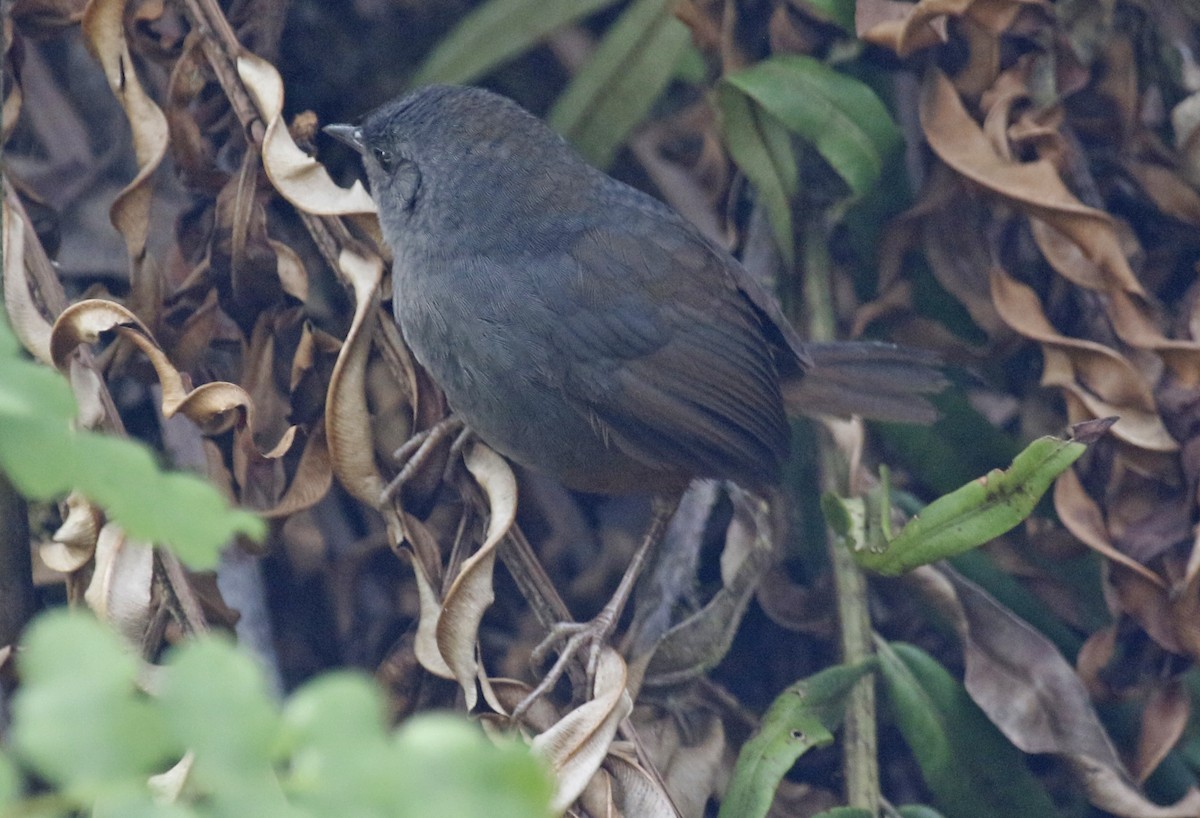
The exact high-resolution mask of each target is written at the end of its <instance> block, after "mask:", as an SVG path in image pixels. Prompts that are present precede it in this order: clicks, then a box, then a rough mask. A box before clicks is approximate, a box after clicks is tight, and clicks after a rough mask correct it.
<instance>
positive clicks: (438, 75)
mask: <svg viewBox="0 0 1200 818" xmlns="http://www.w3.org/2000/svg"><path fill="white" fill-rule="evenodd" d="M615 2H616V0H491V2H488V3H484V4H483V5H481V6H479V7H478V8H476V9H475V10H474V11H472V12H471V13H470V14H468V15H466V16H465V17H463V19H462V21H461V22H459V24H458V25H457V26H455V27H454V29H453V30H452V31H451V32H450V33H449V34H448V35H446V37H444V38H443V39H442V41H441V42H440V43H438V45H437V48H435V49H434V50H433V53H431V54H430V55H429V57H428V58H427V59H426V60H425V63H424V64H423V65H422V66H421V67H420V69H418V71H417V73H416V76H415V77H413V83H412V84H413V85H414V86H421V85H429V84H430V83H435V82H447V83H467V82H471V81H473V80H476V79H479V78H480V77H482V76H483V75H484V74H486V73H488V72H489V71H491V70H492V69H493V68H495V67H497V66H499V65H501V64H502V63H504V62H507V61H508V60H510V59H512V58H513V57H515V56H517V55H518V54H521V53H522V52H524V51H527V50H529V49H530V48H531V47H533V46H534V45H536V44H537V43H539V42H541V41H542V40H544V39H545V38H546V36H547V35H549V34H550V33H551V32H553V31H555V30H556V29H559V28H561V27H563V26H565V25H567V24H568V23H572V22H574V21H576V20H579V19H581V18H583V17H586V16H587V15H589V14H592V13H594V12H596V11H599V10H600V9H603V8H606V7H608V6H611V5H613V3H615Z"/></svg>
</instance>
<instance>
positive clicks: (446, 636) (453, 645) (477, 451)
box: [436, 441, 517, 710]
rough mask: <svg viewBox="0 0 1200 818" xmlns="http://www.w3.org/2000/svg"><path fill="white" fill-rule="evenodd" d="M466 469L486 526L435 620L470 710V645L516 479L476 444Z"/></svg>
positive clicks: (488, 593) (489, 593)
mask: <svg viewBox="0 0 1200 818" xmlns="http://www.w3.org/2000/svg"><path fill="white" fill-rule="evenodd" d="M464 460H465V462H466V465H467V470H468V471H470V472H471V476H472V477H474V478H475V481H476V482H477V483H479V486H480V487H481V488H482V489H483V492H484V494H485V495H486V496H487V502H488V527H487V534H486V536H485V537H484V540H483V544H482V545H481V546H479V550H478V551H476V552H475V553H474V554H472V555H471V556H470V557H469V558H468V559H466V560H464V561H463V564H462V568H461V569H460V570H459V572H458V576H456V577H455V578H454V582H452V583H451V584H450V590H448V591H447V592H446V598H445V599H444V600H443V601H442V610H441V615H440V616H439V617H438V621H437V632H436V633H437V646H438V652H439V653H441V655H442V658H443V659H445V661H446V665H447V666H448V667H450V669H451V670H452V671H453V673H454V677H455V678H456V679H457V680H458V683H459V684H460V685H461V686H462V689H463V693H464V695H465V696H466V698H467V709H468V710H471V709H474V707H475V702H476V690H475V676H476V673H477V672H478V663H477V662H476V660H475V643H476V641H477V640H478V638H479V623H480V622H481V621H482V620H483V614H484V611H486V610H487V609H488V607H489V606H491V604H492V600H494V599H495V593H494V592H493V590H492V572H493V569H494V568H495V565H496V548H497V547H498V546H499V545H500V542H501V541H502V540H503V539H504V538H505V536H507V535H508V531H509V529H510V528H512V526H513V522H514V521H515V520H516V517H517V479H516V477H514V476H513V473H512V469H511V468H509V466H508V463H506V462H505V460H504V458H503V457H501V456H500V455H498V454H496V453H495V452H494V451H492V449H490V448H489V447H488V446H486V445H484V444H483V443H480V442H478V441H476V442H475V443H473V444H472V445H471V448H470V449H468V450H467V452H466V455H465V457H464Z"/></svg>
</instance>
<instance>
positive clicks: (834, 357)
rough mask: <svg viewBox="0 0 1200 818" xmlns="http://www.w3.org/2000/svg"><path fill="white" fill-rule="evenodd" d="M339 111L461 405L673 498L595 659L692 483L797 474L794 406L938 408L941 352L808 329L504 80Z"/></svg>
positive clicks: (490, 430)
mask: <svg viewBox="0 0 1200 818" xmlns="http://www.w3.org/2000/svg"><path fill="white" fill-rule="evenodd" d="M324 130H325V131H326V133H328V134H329V135H331V136H332V137H334V138H336V139H337V140H339V141H341V142H344V143H345V144H347V145H349V146H350V147H351V148H353V149H354V150H355V151H356V152H358V153H359V154H360V156H361V160H362V164H363V166H364V167H365V170H366V175H367V180H368V185H369V188H370V192H371V196H372V197H373V199H374V200H375V202H376V205H377V210H378V217H379V223H380V226H381V230H382V234H383V238H384V240H385V241H386V242H387V244H388V245H389V247H390V248H391V251H392V254H393V257H394V263H393V276H392V282H393V290H394V291H393V298H392V306H393V311H394V315H395V320H396V321H397V323H398V324H399V326H400V329H401V332H402V334H403V336H404V339H405V341H406V343H407V344H408V345H409V347H410V348H411V349H412V352H413V354H414V356H415V357H416V359H417V360H418V361H419V362H420V363H421V365H422V366H423V367H424V368H425V369H426V370H427V371H428V372H429V374H430V376H431V377H432V378H433V380H434V381H435V382H436V383H437V384H438V385H439V386H440V387H441V389H442V390H443V392H444V393H445V395H446V398H447V402H448V404H449V406H450V408H451V409H452V411H453V412H454V414H455V416H456V417H457V418H458V419H460V420H461V422H462V423H464V424H465V425H466V427H467V428H469V429H470V430H471V431H472V432H473V433H474V434H475V435H476V436H477V437H478V438H479V439H481V440H482V441H484V442H485V443H487V444H488V445H489V446H491V447H492V448H493V449H495V450H497V451H499V452H500V453H502V454H504V455H505V456H507V457H509V458H510V459H511V460H513V461H515V462H516V463H519V464H521V465H522V466H525V467H527V468H530V469H533V470H536V471H540V472H544V473H547V474H549V475H552V476H554V477H556V478H558V479H559V480H560V481H562V483H564V484H565V485H567V486H568V487H570V488H573V489H577V490H581V491H585V492H593V493H600V494H633V493H648V494H651V495H652V496H654V497H655V498H657V501H656V503H655V514H654V521H653V522H652V524H651V526H650V531H649V532H648V533H647V536H646V537H645V538H644V539H643V541H642V544H641V545H640V546H639V548H638V551H637V552H636V554H635V557H634V559H633V560H631V563H630V566H629V569H628V570H627V572H626V575H625V577H623V579H622V582H621V585H620V586H619V588H618V591H617V593H615V594H614V596H613V599H611V600H610V601H609V603H608V605H606V606H605V608H604V609H603V610H602V611H601V613H600V614H599V615H598V616H597V617H596V619H594V620H592V622H591V623H587V624H585V625H582V626H575V628H574V630H572V631H571V632H570V636H571V638H572V639H576V637H579V638H581V639H584V640H590V641H591V642H592V644H593V648H594V649H593V652H592V656H593V659H594V657H595V656H596V650H595V648H596V646H597V645H599V644H602V643H603V641H604V640H605V639H607V637H608V636H609V635H611V631H612V629H613V627H614V623H615V621H616V619H617V616H618V615H619V613H620V610H621V608H622V607H623V606H624V604H625V602H626V601H627V598H628V596H629V593H630V592H631V590H632V587H633V582H634V580H636V575H637V572H638V571H639V570H640V568H641V566H642V565H643V564H644V561H645V556H646V554H647V553H648V552H649V551H650V550H652V549H653V547H654V545H655V542H656V541H657V539H659V538H661V535H662V532H663V530H664V528H665V523H666V519H667V518H668V517H669V516H670V514H671V513H672V512H673V510H674V508H675V507H676V506H677V504H678V499H679V497H680V495H681V493H682V492H683V491H684V490H685V489H686V487H687V486H688V484H689V483H690V481H692V480H693V479H696V478H711V479H719V480H729V481H732V482H733V483H736V484H738V485H739V486H741V487H743V488H745V489H748V490H750V491H754V492H759V493H762V492H768V491H770V490H771V489H772V487H775V486H777V485H778V484H779V482H780V480H781V474H782V469H783V465H784V463H785V462H786V459H787V457H788V453H789V437H790V427H789V423H788V412H789V408H799V409H800V410H801V411H805V412H809V413H820V412H832V413H835V414H848V413H852V412H853V413H858V414H862V415H864V416H867V417H879V418H884V419H889V420H901V421H909V422H929V421H930V420H932V419H933V417H935V416H936V411H935V410H934V408H933V406H932V405H931V404H930V403H929V401H928V399H927V396H928V395H929V394H931V393H933V392H937V391H939V390H940V389H941V388H942V387H943V386H944V385H945V380H944V378H943V376H942V374H941V372H940V369H939V367H938V362H937V360H936V356H932V355H931V354H928V353H922V352H920V351H916V350H909V349H903V348H900V347H895V346H891V345H887V344H880V343H864V342H832V343H823V344H806V343H805V342H804V341H803V340H802V339H801V338H800V336H799V334H798V333H797V332H796V330H795V329H794V328H793V327H792V326H791V325H790V324H789V323H788V321H787V320H786V319H785V317H784V316H783V314H782V311H781V310H780V308H779V306H778V305H777V303H776V302H775V301H774V299H773V298H772V297H771V296H770V295H769V294H768V293H767V292H766V291H765V290H764V289H763V288H762V287H761V286H760V285H759V284H758V282H757V281H756V280H754V278H753V277H752V276H751V275H750V274H749V273H748V272H747V271H746V269H745V268H744V267H743V266H742V265H741V264H740V263H739V262H738V261H737V260H736V259H735V258H734V257H733V256H732V255H731V254H730V253H729V252H728V251H727V250H726V249H725V248H723V247H721V246H720V245H718V244H717V243H716V242H714V241H712V240H711V239H709V238H708V237H707V236H705V235H704V234H703V233H702V232H701V231H700V230H699V229H698V228H697V227H695V226H694V225H693V224H691V223H690V222H688V221H687V220H686V219H684V218H683V217H682V216H680V215H679V214H678V213H676V212H675V211H674V210H673V209H671V208H670V207H669V206H667V205H666V204H664V203H663V202H661V201H659V200H658V199H656V198H654V197H653V196H651V195H649V194H647V193H645V192H643V191H640V190H637V189H635V188H633V187H631V186H629V185H626V184H624V183H622V182H620V181H618V180H616V179H614V178H612V177H611V176H609V175H608V174H606V173H604V172H602V171H601V170H599V169H597V168H595V167H593V166H591V165H589V164H588V163H587V162H586V161H585V160H584V159H583V157H582V156H581V155H580V154H579V153H578V152H577V151H576V150H575V149H574V148H573V147H572V146H571V145H570V144H568V143H567V142H566V141H565V140H564V139H563V138H562V137H561V136H560V135H559V134H557V133H556V132H554V131H553V130H552V129H551V128H550V127H549V126H548V125H546V124H545V123H544V122H542V121H541V120H540V119H538V118H537V117H536V116H534V115H533V114H531V113H529V112H528V111H526V110H525V109H523V108H522V107H520V106H519V105H518V104H516V103H515V102H513V101H511V100H509V99H507V98H506V97H503V96H500V95H498V94H495V93H492V92H490V91H487V90H484V89H481V88H475V87H465V86H450V85H433V86H428V87H425V88H421V89H419V90H417V91H414V92H412V93H409V94H407V95H404V96H402V97H400V98H397V99H394V100H392V101H390V102H388V103H386V104H384V105H382V106H381V107H379V108H378V109H376V110H374V111H373V112H371V113H369V114H368V115H366V117H365V118H364V119H363V120H362V121H361V122H360V123H359V124H335V125H329V126H327V127H326V128H325V129H324ZM631 577H632V578H631ZM578 644H580V643H579V642H578V641H577V642H576V647H578ZM566 652H568V650H567V649H564V650H563V651H562V652H561V653H560V658H561V656H562V655H563V654H565V653H566Z"/></svg>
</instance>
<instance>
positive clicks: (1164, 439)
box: [991, 267, 1179, 452]
mask: <svg viewBox="0 0 1200 818" xmlns="http://www.w3.org/2000/svg"><path fill="white" fill-rule="evenodd" d="M991 286H992V302H993V303H994V304H995V306H996V310H997V311H998V312H999V313H1000V317H1001V318H1002V319H1004V321H1005V323H1007V324H1008V325H1009V326H1011V327H1012V328H1013V329H1015V330H1016V331H1017V332H1019V333H1021V334H1022V335H1024V336H1026V337H1028V338H1032V339H1033V340H1035V341H1038V342H1040V343H1041V344H1042V351H1043V354H1044V355H1045V358H1046V367H1045V370H1044V372H1043V376H1042V383H1043V384H1044V385H1047V386H1058V387H1060V388H1064V389H1069V390H1071V392H1072V393H1073V394H1074V395H1075V397H1076V398H1077V399H1078V400H1079V401H1080V402H1081V403H1082V404H1083V405H1084V406H1086V407H1087V409H1088V412H1089V416H1088V418H1071V420H1072V422H1078V421H1080V420H1085V419H1091V418H1103V417H1111V416H1114V415H1115V416H1118V417H1119V418H1120V420H1119V421H1118V422H1117V424H1116V425H1115V426H1114V427H1113V429H1112V433H1113V434H1114V435H1115V436H1116V437H1118V438H1119V439H1121V440H1124V441H1126V442H1128V443H1130V444H1132V445H1134V446H1138V447H1140V448H1143V449H1147V450H1149V451H1155V452H1173V451H1176V450H1177V449H1178V448H1179V444H1178V443H1176V442H1175V439H1174V438H1173V437H1171V435H1170V434H1169V433H1168V432H1167V430H1166V428H1165V427H1164V426H1163V424H1162V419H1161V418H1160V417H1159V415H1158V410H1157V407H1156V406H1155V403H1154V398H1153V396H1152V395H1151V394H1150V389H1149V387H1148V386H1147V385H1146V384H1145V383H1144V382H1143V381H1142V377H1141V374H1140V373H1139V372H1138V370H1137V369H1135V368H1134V366H1133V365H1132V364H1130V363H1129V362H1128V361H1126V360H1125V359H1124V358H1123V357H1121V355H1120V354H1118V353H1117V352H1115V351H1113V350H1112V349H1110V348H1109V347H1107V346H1104V345H1103V344H1099V343H1096V342H1095V341H1089V340H1086V339H1081V338H1068V337H1067V336H1065V335H1062V334H1061V333H1059V332H1058V331H1057V330H1056V329H1055V328H1054V326H1053V325H1052V324H1051V323H1050V321H1049V319H1048V318H1046V315H1045V313H1044V312H1043V310H1042V305H1041V302H1040V301H1039V300H1038V297H1037V295H1036V293H1034V291H1033V290H1032V289H1031V288H1029V287H1028V286H1026V285H1025V284H1022V283H1020V282H1019V281H1016V280H1015V279H1013V278H1012V277H1010V276H1009V275H1008V274H1007V273H1006V272H1005V271H1004V270H1002V269H1001V268H999V267H993V268H992V270H991Z"/></svg>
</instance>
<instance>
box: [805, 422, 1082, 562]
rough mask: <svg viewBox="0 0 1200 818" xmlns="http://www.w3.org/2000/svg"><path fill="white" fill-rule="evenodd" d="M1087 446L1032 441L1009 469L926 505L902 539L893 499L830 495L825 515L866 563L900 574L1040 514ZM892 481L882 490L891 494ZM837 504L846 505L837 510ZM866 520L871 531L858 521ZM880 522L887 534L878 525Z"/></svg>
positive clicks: (1055, 440) (1056, 440)
mask: <svg viewBox="0 0 1200 818" xmlns="http://www.w3.org/2000/svg"><path fill="white" fill-rule="evenodd" d="M1086 449H1087V446H1085V445H1084V444H1083V443H1079V442H1077V441H1073V440H1063V439H1062V438H1056V437H1042V438H1038V439H1037V440H1035V441H1033V443H1030V444H1029V445H1028V446H1027V447H1025V450H1024V451H1022V452H1021V453H1020V454H1018V455H1017V456H1016V458H1015V459H1014V460H1013V462H1012V465H1011V466H1009V468H1008V469H1007V470H1005V471H1001V470H1000V469H993V470H992V471H990V472H988V474H986V475H984V476H983V477H981V478H979V479H978V480H973V481H971V482H970V483H967V484H966V485H965V486H962V487H961V488H959V489H957V490H955V491H952V492H951V493H949V494H946V495H944V496H942V497H939V498H938V499H937V500H935V501H933V502H932V503H930V504H929V505H928V506H926V507H925V508H924V509H923V510H922V511H921V512H920V513H919V514H918V515H917V516H915V517H913V518H912V519H911V520H909V521H908V523H907V524H906V525H905V526H904V528H903V529H902V530H901V531H900V533H899V534H897V535H896V536H895V537H891V536H889V534H888V532H887V531H886V530H883V529H886V524H887V519H888V515H889V513H890V503H889V502H888V501H887V499H886V496H883V497H882V499H881V495H872V496H869V497H868V498H867V506H868V507H867V509H866V510H865V511H862V509H861V505H860V503H861V501H859V500H853V501H846V500H842V499H840V498H837V497H834V496H833V495H827V496H826V497H825V498H824V499H823V501H822V508H823V509H824V510H825V511H826V520H827V521H828V522H829V524H830V526H831V527H833V529H834V530H835V531H836V532H837V533H838V534H839V535H840V536H841V537H843V538H844V539H846V540H847V543H848V545H849V546H850V548H851V550H852V552H853V554H854V558H855V560H856V561H857V562H858V563H859V564H860V565H862V566H863V567H864V568H868V569H870V570H872V571H876V572H878V573H881V574H887V575H889V576H895V575H897V574H902V573H904V572H905V571H909V570H911V569H913V568H915V567H917V566H918V565H927V564H928V563H931V562H936V561H938V560H941V559H946V558H947V557H952V556H955V555H957V554H961V553H963V552H965V551H969V550H970V549H972V548H975V547H976V546H979V545H982V544H983V543H985V542H987V541H988V540H991V539H994V538H995V537H998V536H1000V535H1001V534H1003V533H1005V532H1006V531H1009V530H1010V529H1012V528H1013V527H1015V526H1016V525H1017V524H1018V523H1020V522H1021V521H1022V520H1024V519H1025V518H1026V517H1028V516H1029V515H1030V513H1032V512H1033V509H1034V507H1035V506H1036V505H1037V503H1038V501H1039V500H1040V499H1041V497H1042V495H1043V494H1045V493H1046V490H1047V489H1048V488H1049V487H1050V484H1051V483H1053V482H1054V480H1055V478H1057V477H1058V476H1059V475H1060V474H1062V473H1063V472H1064V471H1066V470H1067V469H1068V468H1070V466H1071V464H1072V463H1074V462H1075V461H1076V460H1077V459H1079V456H1080V455H1082V454H1083V453H1084V451H1085V450H1086ZM886 490H887V489H886V481H884V488H883V489H882V494H883V495H886ZM838 506H842V508H841V509H838V508H837V507H838ZM859 514H861V515H863V516H865V518H866V521H865V529H866V530H865V532H863V531H862V526H861V525H859V524H858V521H857V520H856V519H855V518H856V516H857V515H859ZM874 521H879V522H880V523H881V525H880V526H879V528H880V529H881V532H880V531H876V530H875V528H874V527H873V522H874Z"/></svg>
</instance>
